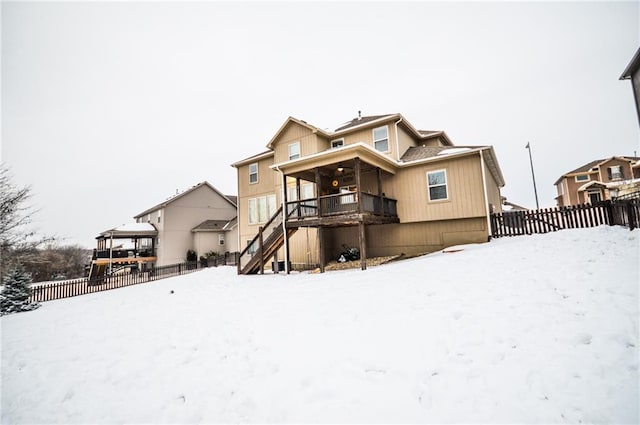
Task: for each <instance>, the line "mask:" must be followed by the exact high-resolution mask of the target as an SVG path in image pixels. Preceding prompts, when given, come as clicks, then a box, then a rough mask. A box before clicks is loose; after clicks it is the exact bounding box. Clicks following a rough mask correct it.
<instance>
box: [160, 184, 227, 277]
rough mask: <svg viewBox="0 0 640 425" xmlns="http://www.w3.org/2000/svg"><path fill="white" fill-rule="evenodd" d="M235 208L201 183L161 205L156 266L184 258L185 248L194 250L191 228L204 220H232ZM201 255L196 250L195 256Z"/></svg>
mask: <svg viewBox="0 0 640 425" xmlns="http://www.w3.org/2000/svg"><path fill="white" fill-rule="evenodd" d="M235 215H236V209H235V208H234V207H233V206H232V205H231V204H229V202H227V201H226V200H225V199H224V198H222V197H221V196H220V195H219V194H217V193H216V192H215V191H213V190H211V189H210V188H209V187H208V186H202V187H200V188H198V189H196V190H194V191H192V192H190V193H188V194H186V195H184V196H182V197H180V198H179V199H176V200H175V201H173V202H171V203H170V204H168V205H167V206H166V207H165V208H164V213H163V215H162V219H161V221H162V222H164V224H163V228H162V232H159V236H158V238H159V245H158V265H159V266H161V265H165V264H174V263H179V262H181V261H184V260H185V259H186V256H187V250H189V249H194V234H193V232H191V229H193V228H194V227H196V226H197V225H198V224H200V223H202V222H203V221H206V220H212V219H216V220H231V219H232V218H233V217H235ZM202 254H204V253H203V252H202V253H201V252H198V255H202Z"/></svg>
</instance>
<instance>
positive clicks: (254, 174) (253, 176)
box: [249, 163, 258, 184]
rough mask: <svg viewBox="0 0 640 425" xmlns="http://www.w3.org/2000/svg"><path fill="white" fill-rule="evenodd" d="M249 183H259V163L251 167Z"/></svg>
mask: <svg viewBox="0 0 640 425" xmlns="http://www.w3.org/2000/svg"><path fill="white" fill-rule="evenodd" d="M249 183H250V184H253V183H258V163H254V164H250V165H249Z"/></svg>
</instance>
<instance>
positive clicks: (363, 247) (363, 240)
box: [358, 221, 367, 270]
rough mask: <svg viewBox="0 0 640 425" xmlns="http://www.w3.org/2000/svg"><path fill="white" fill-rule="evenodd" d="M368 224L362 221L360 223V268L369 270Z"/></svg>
mask: <svg viewBox="0 0 640 425" xmlns="http://www.w3.org/2000/svg"><path fill="white" fill-rule="evenodd" d="M366 228H367V226H366V224H364V223H363V222H362V221H361V222H360V223H359V224H358V240H359V242H360V268H361V269H362V270H367V237H366V232H365V230H366Z"/></svg>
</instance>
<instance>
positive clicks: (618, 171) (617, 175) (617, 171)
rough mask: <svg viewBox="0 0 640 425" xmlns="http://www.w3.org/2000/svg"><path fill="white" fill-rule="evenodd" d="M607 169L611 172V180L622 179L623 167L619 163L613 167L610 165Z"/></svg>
mask: <svg viewBox="0 0 640 425" xmlns="http://www.w3.org/2000/svg"><path fill="white" fill-rule="evenodd" d="M607 171H608V174H609V180H620V179H621V178H622V177H623V175H622V167H621V166H619V165H614V166H612V167H609V168H608V169H607Z"/></svg>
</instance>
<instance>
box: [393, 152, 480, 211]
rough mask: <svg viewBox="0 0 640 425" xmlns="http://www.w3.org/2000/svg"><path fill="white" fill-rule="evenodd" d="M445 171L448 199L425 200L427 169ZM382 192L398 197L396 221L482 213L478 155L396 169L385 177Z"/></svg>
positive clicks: (426, 194) (426, 195)
mask: <svg viewBox="0 0 640 425" xmlns="http://www.w3.org/2000/svg"><path fill="white" fill-rule="evenodd" d="M437 170H445V171H446V175H447V193H448V199H447V200H443V201H429V198H428V186H427V172H429V171H437ZM384 189H385V193H386V194H387V195H389V196H391V197H395V199H397V200H398V216H399V218H400V222H402V223H408V222H415V221H432V220H448V219H457V218H468V217H481V216H485V214H486V209H485V202H484V190H483V187H482V171H481V168H480V157H479V155H470V156H466V157H463V158H460V157H457V158H452V159H451V160H448V161H439V162H436V163H428V164H424V165H420V166H414V167H411V168H404V169H401V170H400V171H398V173H397V174H396V176H395V177H394V178H393V186H391V179H385V185H384Z"/></svg>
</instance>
